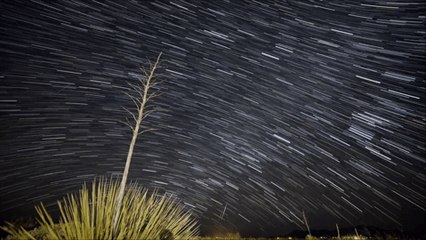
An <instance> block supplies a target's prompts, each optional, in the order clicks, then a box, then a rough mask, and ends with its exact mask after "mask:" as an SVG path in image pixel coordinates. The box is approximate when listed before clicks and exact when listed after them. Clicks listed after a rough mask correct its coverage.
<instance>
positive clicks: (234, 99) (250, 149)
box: [0, 0, 426, 235]
mask: <svg viewBox="0 0 426 240" xmlns="http://www.w3.org/2000/svg"><path fill="white" fill-rule="evenodd" d="M0 9H1V10H0V11H1V12H0V13H1V20H0V28H1V29H0V31H1V35H0V36H1V38H0V57H1V63H0V69H1V72H0V182H1V186H0V215H1V217H2V219H10V218H13V217H15V216H21V215H23V216H25V215H31V214H33V212H34V211H33V206H34V204H38V203H39V202H40V201H43V202H44V203H46V204H47V205H49V206H52V209H53V206H54V205H55V204H56V203H55V201H56V200H57V199H60V198H61V197H63V196H64V194H66V193H69V192H75V191H77V190H78V189H79V188H80V187H81V184H82V183H83V182H84V181H91V180H93V179H94V177H97V176H105V177H111V176H113V177H117V176H119V174H121V172H122V170H123V168H124V164H125V159H126V155H127V150H128V145H129V143H130V139H131V130H130V129H129V128H128V127H127V126H126V125H125V124H123V123H122V122H123V121H125V120H126V118H131V117H130V115H129V114H128V113H126V112H125V111H124V110H123V108H122V107H124V108H127V109H129V110H131V111H133V112H135V108H134V104H133V103H132V101H131V100H130V98H128V96H126V94H125V93H124V92H127V93H129V89H130V88H129V85H128V84H127V83H126V81H127V82H130V83H137V81H138V78H139V77H141V74H142V72H141V71H140V69H139V68H140V67H148V66H149V61H148V59H149V60H150V61H151V62H152V61H155V58H156V57H157V55H158V53H160V52H163V55H162V62H161V65H160V69H159V70H158V72H157V73H158V78H159V79H161V80H162V81H163V82H162V83H161V85H160V86H159V89H158V90H160V91H161V92H162V93H163V94H162V95H161V96H160V97H158V98H156V99H154V101H153V102H151V103H152V105H153V106H156V107H157V111H156V112H155V113H154V114H152V115H150V116H149V117H148V118H147V119H146V121H145V122H144V127H145V128H150V127H153V128H158V129H159V130H157V131H154V132H148V133H146V134H143V135H141V136H140V138H139V139H138V142H137V146H136V149H135V154H134V157H133V160H132V165H131V170H130V176H129V177H130V180H132V181H138V182H139V183H140V184H142V185H144V186H146V187H149V188H150V189H154V188H160V190H161V191H166V192H169V193H174V194H176V195H177V196H178V197H179V198H180V199H181V201H182V204H185V205H186V206H187V207H188V208H189V209H192V210H193V211H194V214H195V215H196V216H197V217H198V218H199V221H200V224H201V230H202V232H203V233H215V232H219V231H229V230H233V231H239V232H240V233H242V234H258V235H270V234H284V233H286V232H289V231H292V230H295V229H302V228H303V222H302V211H305V214H306V216H307V218H308V221H309V222H310V226H311V228H313V229H315V228H329V229H333V228H334V226H335V223H338V224H339V225H340V226H341V227H352V226H355V225H358V224H366V225H375V226H379V227H384V228H391V229H403V230H416V229H417V230H418V229H420V227H423V226H424V224H425V210H426V206H425V185H426V184H425V181H426V179H425V178H426V176H425V160H426V159H425V157H424V155H425V138H426V137H425V135H426V131H425V124H426V118H425V107H426V106H425V86H426V85H425V67H424V65H425V63H426V61H425V60H426V57H425V55H426V50H425V46H426V45H425V21H426V5H425V4H424V3H423V1H422V0H410V1H408V0H396V1H391V2H385V1H378V0H377V1H373V0H370V1H366V0H362V1H342V0H333V1H308V0H306V1H293V0H291V1H284V0H283V1H261V0H259V1H239V0H233V1H231V0H229V1H219V0H217V1H216V0H215V1H213V0H212V1H178V0H177V1H161V0H157V1H80V0H73V1H40V0H28V1H24V0H22V1H12V0H11V1H1V3H0Z"/></svg>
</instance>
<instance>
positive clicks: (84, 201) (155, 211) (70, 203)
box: [1, 179, 198, 240]
mask: <svg viewBox="0 0 426 240" xmlns="http://www.w3.org/2000/svg"><path fill="white" fill-rule="evenodd" d="M118 190H119V182H117V181H111V182H109V183H108V182H107V181H105V180H103V179H101V180H99V181H96V180H95V181H94V182H93V183H92V189H91V191H89V190H88V189H87V187H86V185H83V188H82V189H81V190H80V192H79V194H70V195H68V196H67V197H66V198H64V199H63V200H62V201H58V207H59V210H60V219H59V222H57V223H55V222H54V221H53V219H52V216H51V215H50V214H49V213H48V212H47V210H46V208H45V207H44V205H43V204H41V205H40V206H38V207H36V210H37V213H38V219H37V221H38V223H39V224H40V227H38V228H36V229H33V230H30V231H28V230H25V229H24V228H18V227H16V226H14V225H13V224H8V225H7V226H5V227H1V228H2V229H3V230H4V231H6V232H7V233H9V234H10V236H9V239H49V240H50V239H58V240H59V239H64V240H68V239H69V240H71V239H73V240H75V239H99V240H101V239H167V240H171V239H189V238H193V237H195V236H196V234H197V233H198V229H197V226H196V225H197V223H196V221H195V220H194V219H193V218H192V216H191V214H190V213H189V212H188V211H186V210H184V209H183V208H182V207H181V205H179V202H178V201H177V200H176V199H175V198H174V197H172V196H166V195H163V196H159V195H158V193H157V192H153V193H152V194H151V195H148V190H146V189H144V188H142V187H139V186H137V185H136V184H132V185H131V186H130V187H128V188H127V189H126V192H125V195H124V198H123V202H122V206H121V208H120V211H119V216H118V221H117V227H116V229H115V228H114V226H113V220H114V213H115V207H116V204H117V203H116V201H117V194H118Z"/></svg>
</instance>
